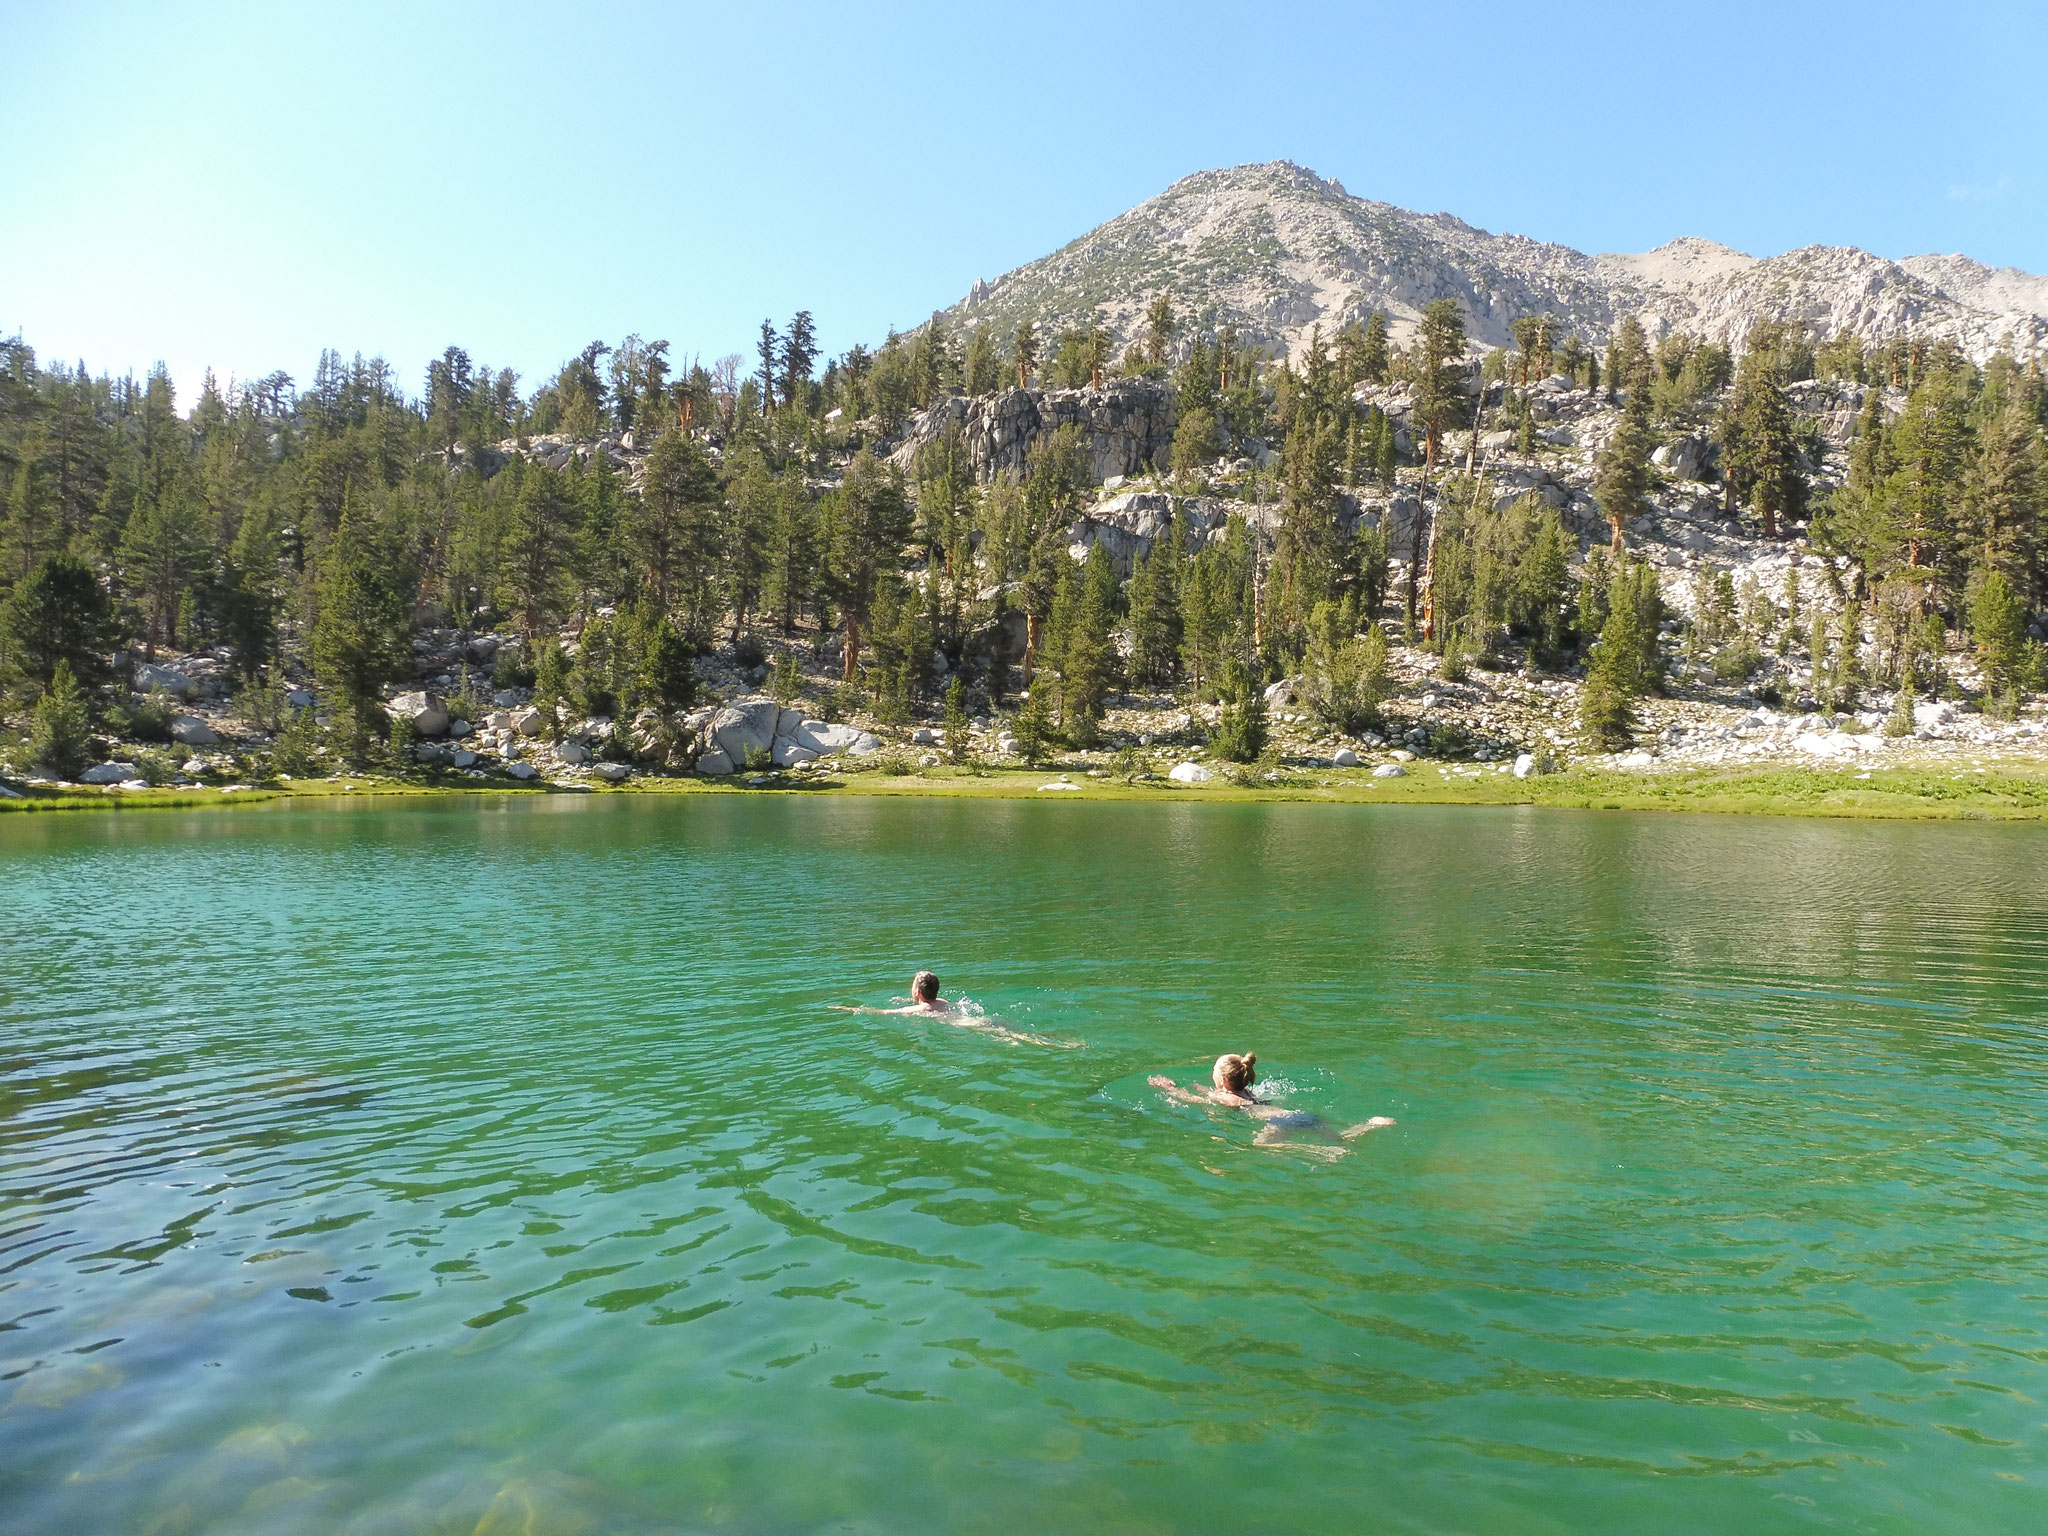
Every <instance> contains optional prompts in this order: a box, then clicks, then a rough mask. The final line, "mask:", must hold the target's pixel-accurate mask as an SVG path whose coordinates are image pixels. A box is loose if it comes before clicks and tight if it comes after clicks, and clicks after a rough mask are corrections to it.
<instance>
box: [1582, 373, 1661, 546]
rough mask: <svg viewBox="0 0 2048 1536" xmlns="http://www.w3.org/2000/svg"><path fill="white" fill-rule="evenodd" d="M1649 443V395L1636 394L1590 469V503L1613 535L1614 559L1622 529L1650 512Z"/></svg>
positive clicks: (1620, 543) (1621, 544) (1632, 396)
mask: <svg viewBox="0 0 2048 1536" xmlns="http://www.w3.org/2000/svg"><path fill="white" fill-rule="evenodd" d="M1650 443H1651V439H1650V400H1649V392H1648V391H1647V390H1636V391H1633V392H1632V393H1631V394H1630V396H1629V401H1628V407H1627V409H1626V410H1624V411H1623V412H1622V415H1621V423H1620V425H1619V426H1617V427H1616V428H1615V430H1614V435H1613V436H1612V437H1611V438H1609V439H1608V440H1607V446H1606V447H1605V448H1603V449H1601V450H1600V457H1599V459H1598V461H1597V462H1596V463H1595V464H1594V467H1593V499H1594V500H1595V501H1596V502H1598V503H1599V505H1600V512H1601V515H1602V516H1603V517H1605V518H1606V519H1607V525H1608V527H1609V528H1611V529H1612V530H1613V531H1614V553H1615V554H1617V555H1619V554H1620V553H1621V552H1622V549H1623V547H1624V546H1623V542H1622V528H1623V527H1624V525H1626V524H1627V523H1628V522H1630V521H1631V520H1633V519H1635V518H1638V517H1640V516H1642V515H1643V513H1644V512H1646V511H1648V510H1649V492H1650Z"/></svg>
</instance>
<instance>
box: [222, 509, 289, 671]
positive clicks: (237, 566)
mask: <svg viewBox="0 0 2048 1536" xmlns="http://www.w3.org/2000/svg"><path fill="white" fill-rule="evenodd" d="M218 602H219V604H220V621H221V630H222V634H223V638H225V639H226V641H227V643H228V651H229V655H230V656H231V658H232V662H231V665H232V666H233V668H234V671H235V674H236V676H238V677H240V678H241V679H242V681H243V682H244V683H252V682H254V681H255V680H256V677H257V675H258V674H259V673H260V672H261V671H262V670H263V668H264V667H266V666H268V665H269V664H270V661H271V658H272V656H273V655H274V654H275V653H276V650H277V611H278V608H279V606H280V598H279V595H278V590H277V535H276V533H275V532H274V531H273V530H272V527H271V522H270V517H269V514H268V512H267V510H266V511H252V512H251V513H249V515H248V516H246V517H244V518H243V519H242V526H241V527H240V528H239V529H238V530H236V533H235V542H234V545H233V547H232V548H231V549H230V551H229V553H228V556H227V559H226V560H225V561H224V562H223V563H222V567H221V581H220V595H219V598H218Z"/></svg>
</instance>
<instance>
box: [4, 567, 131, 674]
mask: <svg viewBox="0 0 2048 1536" xmlns="http://www.w3.org/2000/svg"><path fill="white" fill-rule="evenodd" d="M116 638H117V636H116V633H115V627H114V608H113V604H112V602H111V601H110V600H109V599H108V597H107V594H106V591H105V589H103V588H102V587H101V586H100V584H99V580H98V578H96V577H95V576H94V575H93V573H92V567H90V566H89V565H87V564H86V563H85V562H84V561H82V560H75V559H73V558H72V557H70V556H69V555H47V556H45V557H44V558H43V560H42V561H41V562H40V563H39V564H38V565H37V566H36V568H35V569H34V570H33V571H31V572H30V573H29V575H28V578H27V579H26V580H25V581H23V582H22V583H21V584H20V585H19V586H17V587H16V588H15V589H14V590H13V592H11V593H9V594H8V597H7V601H6V602H5V603H4V604H0V663H4V664H5V667H6V671H7V674H8V675H10V676H11V677H13V678H15V679H18V680H19V681H20V682H21V683H22V684H24V685H25V686H26V688H27V690H28V691H29V692H31V693H40V692H43V691H45V690H47V689H48V688H49V687H50V686H51V684H52V683H53V682H54V681H55V679H56V676H57V668H58V666H59V665H60V664H61V665H63V666H65V667H66V668H68V669H69V671H70V673H71V675H72V677H73V678H74V679H75V680H76V681H77V683H78V685H79V686H80V687H82V688H85V689H87V690H93V689H97V688H98V687H99V686H100V685H101V684H102V683H104V682H105V681H106V680H107V678H108V677H109V676H110V675H111V674H110V669H109V668H108V666H107V657H106V653H107V652H108V651H110V650H111V649H113V647H114V644H115V642H116Z"/></svg>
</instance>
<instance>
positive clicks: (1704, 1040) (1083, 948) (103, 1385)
mask: <svg viewBox="0 0 2048 1536" xmlns="http://www.w3.org/2000/svg"><path fill="white" fill-rule="evenodd" d="M2044 854H2048V837H2044V835H2043V833H2042V831H2040V830H2038V829H2034V828H2027V827H1971V826H1966V825H1962V826H1910V825H1882V824H1846V823H1825V822H1798V821H1777V820H1767V819H1748V820H1745V819H1735V818H1728V819H1718V818H1705V817H1653V816H1628V815H1613V814H1608V815H1600V814H1574V813H1565V812H1549V811H1532V810H1502V811H1478V810H1469V809H1441V810H1436V809H1426V808H1414V809H1410V808H1399V807H1381V808H1376V807H1349V808H1345V807H1320V806H1203V805H1163V806H1135V807H1134V806H1127V805H1101V804H1096V805H1089V804H1080V805H1074V804H1063V805H1058V806H1049V805H1039V804H1036V803H1016V802H1007V803H1005V802H996V803H969V802H958V801H955V802H945V801H925V802H918V801H908V800H866V801H861V800H845V801H837V802H832V801H824V800H816V799H803V800H793V799H783V798H774V799H771V798H767V797H758V798H749V797H744V796H717V797H710V796H706V797H692V798H689V799H687V800H653V799H645V800H635V799H624V798H613V799H610V800H602V801H583V800H568V799H554V800H545V801H537V802H536V801H520V802H516V803H488V802H486V803H468V804H448V805H436V806H432V807H429V808H407V809H400V810H388V809H379V808H376V807H375V806H372V805H367V804H365V805H353V806H346V805H336V806H332V807H325V808H323V807H318V806H312V805H300V806H294V807H254V808H248V809H244V810H240V811H236V812H232V813H222V814H198V813H188V814H166V815H100V816H68V817H58V816H37V817H12V818H5V819H0V945H4V955H5V962H6V963H5V966H4V977H0V1093H4V1098H0V1116H4V1119H0V1124H4V1127H5V1135H4V1140H0V1202H4V1204H0V1229H4V1233H5V1236H4V1240H0V1378H4V1379H0V1529H5V1530H6V1531H8V1532H10V1533H12V1536H41V1533H76V1532H99V1531H107V1532H115V1531H119V1532H131V1531H133V1532H151V1533H158V1536H178V1533H182V1532H200V1531H205V1532H300V1531H304V1532H314V1531H318V1532H331V1531H339V1532H347V1533H369V1532H378V1533H384V1532H393V1533H404V1532H448V1533H463V1536H468V1533H472V1532H476V1533H509V1532H520V1533H526V1536H542V1533H552V1532H562V1533H568V1532H589V1533H597V1532H629V1533H640V1532H647V1533H653V1532H673V1531H712V1530H716V1531H731V1532H745V1533H754V1532H762V1533H766V1532H801V1531H833V1532H843V1531H850V1532H863V1533H864V1532H875V1533H883V1532H889V1533H897V1532H905V1531H945V1532H956V1531H957V1532H991V1533H993V1532H1011V1531H1016V1530H1019V1529H1024V1530H1042V1531H1047V1532H1095V1531H1119V1532H1176V1531H1184V1532H1207V1531H1217V1530H1232V1531H1245V1532H1298V1531H1307V1530H1350V1529H1359V1528H1365V1527H1371V1528H1374V1529H1382V1530H1391V1531H1416V1532H1421V1531H1429V1532H1451V1531H1457V1532H1464V1531H1487V1532H1495V1531H1499V1532H1549V1531H1559V1532H1562V1531H1575V1532H1580V1531H1617V1532H1619V1531H1629V1532H1635V1531H1651V1530H1686V1531H1713V1532H1719V1531H1730V1532H1734V1531H1744V1532H1748V1531H1797V1530H1805V1529H1827V1530H1838V1531H1901V1532H1903V1531H1916V1532H1918V1531H1928V1530H1940V1531H1944V1532H1975V1531H2000V1532H2008V1531H2020V1530H2027V1529H2033V1528H2035V1527H2036V1526H2038V1525H2039V1524H2040V1523H2041V1518H2042V1512H2043V1510H2044V1509H2048V1503H2044V1501H2043V1480H2044V1477H2043V1468H2042V1464H2041V1456H2040V1450H2039V1447H2040V1446H2041V1445H2042V1443H2043V1434H2042V1432H2043V1430H2044V1428H2048V1406H2044V1402H2043V1400H2044V1397H2048V1245H2044V1238H2048V1169H2044V1160H2043V1156H2042V1146H2043V1142H2042V1131H2043V1124H2042V1107H2043V1104H2044V1098H2043V1088H2044V1086H2048V1068H2044V1060H2048V1055H2044V1045H2048V1040H2044V1028H2043V1020H2044V1016H2048V1009H2044V1003H2048V973H2044V967H2043V959H2044V955H2048V914H2044V903H2043V898H2042V894H2041V877H2042V870H2043V868H2044ZM921 965H928V966H930V967H931V968H932V969H935V970H937V971H938V972H939V973H940V974H941V976H942V977H943V978H944V980H945V982H946V987H947V992H948V994H949V995H953V994H954V993H956V992H964V993H965V994H966V995H967V996H968V997H970V998H972V999H973V1000H975V1001H976V1003H977V1004H978V1005H980V1006H981V1007H983V1008H985V1009H987V1010H989V1011H990V1012H992V1013H994V1014H997V1015H999V1016H1001V1017H1002V1018H1004V1019H1006V1020H1008V1021H1010V1022H1011V1023H1013V1024H1015V1025H1017V1026H1018V1027H1020V1028H1022V1029H1027V1030H1030V1031H1034V1032H1037V1033H1041V1034H1043V1035H1045V1036H1047V1037H1049V1038H1057V1039H1062V1040H1078V1041H1082V1042H1085V1044H1086V1049H1083V1050H1066V1051H1061V1050H1051V1049H1044V1048H1038V1047H1032V1046H1021V1045H1014V1044H1008V1043H1005V1042H1002V1041H1000V1040H996V1039H991V1038H988V1037H986V1036H982V1035H977V1034H974V1033H970V1032H967V1031H963V1030H959V1029H954V1028H950V1027H948V1026H945V1025H939V1024H933V1023H930V1022H927V1021H919V1020H910V1019H900V1018H884V1017H875V1016H865V1015H847V1014H839V1013H833V1012H829V1011H827V1010H826V1008H825V1006H824V1005H825V1004H827V1003H831V1002H858V1003H871V1004H881V1003H886V1002H887V1001H888V1000H889V999H890V998H891V997H892V996H897V995H901V994H903V993H904V992H905V991H906V990H907V985H908V980H909V976H910V973H911V971H912V970H914V969H916V968H917V967H919V966H921ZM1244 1049H1256V1050H1257V1051H1258V1053H1259V1058H1260V1063H1261V1068H1262V1071H1263V1072H1264V1073H1265V1074H1266V1077H1267V1081H1268V1086H1269V1087H1271V1088H1272V1089H1273V1090H1274V1091H1275V1092H1276V1093H1277V1094H1279V1095H1280V1096H1281V1097H1282V1098H1284V1099H1286V1100H1287V1102H1289V1103H1290V1104H1291V1105H1293V1106H1295V1107H1307V1108H1310V1109H1313V1110H1314V1111H1316V1112H1318V1113H1321V1114H1323V1115H1325V1116H1326V1117H1327V1118H1329V1119H1330V1120H1332V1121H1334V1122H1348V1121H1351V1120H1357V1119H1363V1118H1364V1117H1366V1116H1368V1115H1371V1114H1391V1115H1393V1116H1396V1117H1397V1118H1398V1120H1399V1122H1400V1123H1399V1124H1398V1125H1397V1126H1396V1127H1395V1128H1393V1129H1392V1130H1387V1131H1381V1132H1376V1133H1374V1134H1373V1135H1371V1136H1369V1137H1367V1138H1365V1139H1364V1140H1363V1141H1362V1142H1359V1143H1357V1144H1356V1145H1355V1147H1354V1148H1353V1150H1352V1151H1351V1153H1350V1155H1348V1156H1345V1157H1342V1158H1341V1159H1338V1160H1335V1161H1330V1160H1326V1159H1324V1158H1321V1157H1318V1156H1315V1155H1314V1154H1313V1153H1312V1152H1310V1151H1306V1150H1300V1149H1286V1148H1283V1149H1278V1150H1268V1149H1264V1148H1259V1147H1255V1146H1253V1145H1251V1141H1250V1134H1249V1131H1250V1127H1249V1125H1248V1124H1245V1123H1241V1117H1232V1116H1228V1115H1224V1114H1222V1113H1221V1112H1219V1113H1218V1114H1216V1115H1214V1116H1211V1115H1209V1114H1207V1113H1204V1112H1201V1111H1196V1110H1187V1109H1174V1108H1172V1107H1170V1106H1168V1105H1166V1104H1165V1103H1164V1102H1163V1101H1162V1100H1161V1099H1160V1097H1159V1096H1158V1095H1157V1094H1156V1093H1155V1092H1153V1091H1152V1090H1149V1089H1148V1088H1146V1087H1145V1086H1144V1079H1145V1077H1146V1076H1147V1075H1148V1074H1149V1073H1151V1072H1154V1071H1160V1070H1169V1071H1171V1072H1173V1073H1174V1074H1175V1075H1176V1076H1178V1077H1179V1078H1180V1080H1182V1081H1191V1080H1193V1079H1195V1078H1197V1077H1199V1076H1202V1075H1204V1074H1205V1072H1206V1062H1207V1060H1208V1058H1210V1057H1213V1056H1214V1055H1215V1054H1217V1053H1218V1052H1220V1051H1224V1050H1244Z"/></svg>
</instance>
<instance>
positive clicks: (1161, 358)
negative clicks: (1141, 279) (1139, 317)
mask: <svg viewBox="0 0 2048 1536" xmlns="http://www.w3.org/2000/svg"><path fill="white" fill-rule="evenodd" d="M1174 330H1175V323H1174V318H1173V298H1172V296H1171V295H1170V294H1164V293H1162V294H1160V295H1159V296H1158V297H1157V298H1155V299H1154V300H1153V301H1152V302H1151V303H1150V304H1149V305H1147V306H1146V308H1145V361H1146V362H1148V363H1150V364H1151V365H1152V366H1153V367H1155V368H1163V367H1165V366H1166V355H1167V351H1168V349H1169V348H1171V347H1172V345H1173V333H1174Z"/></svg>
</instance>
